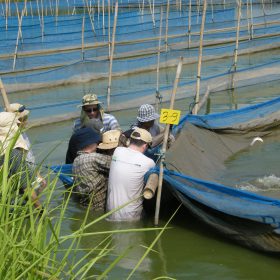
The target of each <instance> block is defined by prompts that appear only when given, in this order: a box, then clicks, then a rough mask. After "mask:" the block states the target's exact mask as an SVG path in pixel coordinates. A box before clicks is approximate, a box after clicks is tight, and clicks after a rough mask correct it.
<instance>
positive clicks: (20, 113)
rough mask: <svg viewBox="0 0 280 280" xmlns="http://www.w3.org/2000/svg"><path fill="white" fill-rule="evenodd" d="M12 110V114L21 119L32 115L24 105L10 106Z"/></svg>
mask: <svg viewBox="0 0 280 280" xmlns="http://www.w3.org/2000/svg"><path fill="white" fill-rule="evenodd" d="M10 110H11V112H12V113H15V114H16V115H17V117H18V118H19V119H21V118H24V117H26V116H28V115H29V113H30V112H29V110H27V109H26V108H25V106H24V105H22V104H19V103H12V104H10Z"/></svg>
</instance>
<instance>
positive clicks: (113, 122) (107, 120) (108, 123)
mask: <svg viewBox="0 0 280 280" xmlns="http://www.w3.org/2000/svg"><path fill="white" fill-rule="evenodd" d="M102 122H103V128H102V129H101V131H100V132H101V133H104V132H106V131H109V130H113V129H120V125H119V123H118V121H117V119H116V118H115V117H114V116H113V115H110V114H106V113H104V114H103V118H102ZM81 127H82V123H81V119H76V120H75V122H74V126H73V131H74V132H75V131H76V130H78V129H79V128H81Z"/></svg>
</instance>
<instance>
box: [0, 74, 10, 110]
mask: <svg viewBox="0 0 280 280" xmlns="http://www.w3.org/2000/svg"><path fill="white" fill-rule="evenodd" d="M0 91H1V94H2V98H3V103H4V106H5V108H6V111H7V112H11V108H10V102H9V99H8V96H7V92H6V90H5V87H4V84H3V82H2V79H1V78H0Z"/></svg>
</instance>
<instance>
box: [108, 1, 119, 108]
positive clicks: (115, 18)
mask: <svg viewBox="0 0 280 280" xmlns="http://www.w3.org/2000/svg"><path fill="white" fill-rule="evenodd" d="M118 8H119V4H118V0H116V3H115V16H114V26H113V35H112V47H111V54H110V64H109V81H108V88H107V111H108V112H110V98H111V84H112V66H113V57H114V49H115V36H116V28H117V20H118Z"/></svg>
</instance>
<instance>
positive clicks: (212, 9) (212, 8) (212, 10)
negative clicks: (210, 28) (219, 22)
mask: <svg viewBox="0 0 280 280" xmlns="http://www.w3.org/2000/svg"><path fill="white" fill-rule="evenodd" d="M211 13H212V22H214V6H213V0H211Z"/></svg>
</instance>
